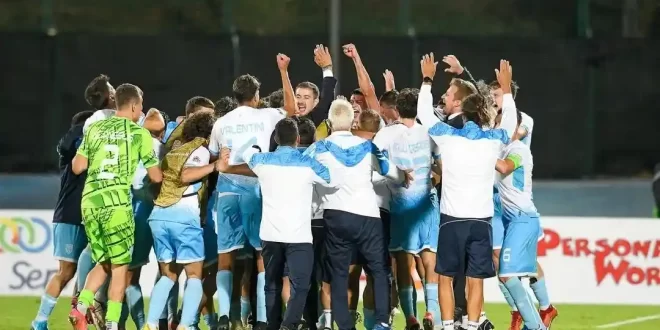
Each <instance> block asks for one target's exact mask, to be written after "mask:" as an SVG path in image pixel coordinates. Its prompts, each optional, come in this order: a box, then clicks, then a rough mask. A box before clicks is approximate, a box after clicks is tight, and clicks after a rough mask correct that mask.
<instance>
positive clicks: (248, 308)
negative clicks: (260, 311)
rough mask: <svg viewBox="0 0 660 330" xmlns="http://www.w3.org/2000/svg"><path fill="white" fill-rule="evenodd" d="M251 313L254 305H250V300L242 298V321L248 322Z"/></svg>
mask: <svg viewBox="0 0 660 330" xmlns="http://www.w3.org/2000/svg"><path fill="white" fill-rule="evenodd" d="M250 313H252V304H250V298H248V297H241V321H247V319H248V317H249V316H250Z"/></svg>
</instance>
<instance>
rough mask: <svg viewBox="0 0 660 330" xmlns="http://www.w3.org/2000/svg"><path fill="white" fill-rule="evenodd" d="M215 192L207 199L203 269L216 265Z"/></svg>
mask: <svg viewBox="0 0 660 330" xmlns="http://www.w3.org/2000/svg"><path fill="white" fill-rule="evenodd" d="M216 198H217V196H216V192H213V194H211V198H209V203H208V210H207V211H206V223H205V224H204V226H203V228H202V229H204V257H205V259H204V267H209V266H211V265H215V264H217V263H218V234H216V233H215V219H216V218H217V214H216V211H215V204H216V202H215V201H216Z"/></svg>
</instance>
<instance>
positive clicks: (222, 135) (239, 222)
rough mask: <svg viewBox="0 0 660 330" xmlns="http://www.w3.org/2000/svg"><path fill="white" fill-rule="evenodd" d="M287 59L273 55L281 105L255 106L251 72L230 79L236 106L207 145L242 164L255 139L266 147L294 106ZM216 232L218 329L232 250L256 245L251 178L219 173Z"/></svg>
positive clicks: (223, 325)
mask: <svg viewBox="0 0 660 330" xmlns="http://www.w3.org/2000/svg"><path fill="white" fill-rule="evenodd" d="M289 62H290V59H289V58H288V57H287V56H286V55H283V54H278V55H277V65H278V68H279V70H280V77H281V79H282V90H283V91H284V109H273V108H265V109H257V105H258V103H259V87H260V83H259V81H258V80H257V79H256V78H255V77H254V76H251V75H242V76H240V77H238V78H236V80H235V81H234V84H233V94H234V97H235V98H236V101H237V102H238V104H239V107H238V108H236V109H235V110H233V111H231V112H230V113H228V114H227V115H225V116H224V117H222V118H220V119H218V120H217V121H216V123H215V125H214V126H213V132H212V133H211V139H210V142H209V150H210V151H211V154H212V155H214V156H218V155H219V153H220V150H221V149H222V148H228V149H230V150H231V157H230V159H229V164H231V165H236V164H244V163H245V162H246V160H245V159H244V158H243V153H244V152H245V151H246V150H248V149H250V148H251V147H252V146H254V145H256V146H258V147H259V148H260V149H261V150H263V151H267V150H269V148H270V137H271V134H272V132H273V130H274V128H275V125H276V123H277V122H279V121H280V120H281V119H283V118H285V117H290V116H293V115H294V114H295V112H296V106H295V98H294V93H293V87H292V86H291V82H290V81H289V75H288V71H287V70H288V66H289ZM216 191H217V193H218V201H217V203H216V207H217V209H216V210H217V215H218V219H216V220H217V224H216V226H217V233H218V274H217V278H216V283H217V288H218V305H219V311H218V314H219V316H220V319H219V329H221V330H228V328H229V309H230V305H231V296H232V295H231V292H232V286H233V280H232V278H233V273H232V269H233V264H234V262H235V259H236V251H237V250H239V249H242V248H243V247H244V246H245V245H246V243H249V245H251V246H252V247H254V248H255V249H256V250H261V240H260V238H259V235H258V233H257V229H258V228H259V224H260V223H261V215H262V212H261V208H262V203H261V193H260V189H259V182H258V181H257V180H256V179H254V178H249V177H244V176H240V175H235V174H231V173H224V174H222V175H219V177H218V183H217V188H216ZM257 270H258V272H259V274H258V275H257V305H258V306H257V325H256V327H255V328H256V329H257V330H261V329H262V328H264V327H265V326H266V322H267V319H266V312H265V304H266V302H265V294H264V286H265V277H264V276H265V275H264V264H263V259H262V258H261V254H260V253H257Z"/></svg>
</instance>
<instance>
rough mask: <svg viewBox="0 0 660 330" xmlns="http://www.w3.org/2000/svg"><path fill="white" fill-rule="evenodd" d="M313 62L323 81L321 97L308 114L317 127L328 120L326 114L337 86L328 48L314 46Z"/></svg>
mask: <svg viewBox="0 0 660 330" xmlns="http://www.w3.org/2000/svg"><path fill="white" fill-rule="evenodd" d="M314 62H315V63H316V65H318V66H319V67H320V68H321V70H323V81H322V82H321V96H320V98H319V103H318V104H317V105H316V107H315V108H314V109H313V110H312V112H311V113H310V114H309V116H310V117H311V119H312V121H313V122H314V126H315V127H317V126H319V125H321V123H322V122H323V121H324V120H326V119H328V112H329V111H330V105H331V104H332V101H334V99H335V86H337V79H335V77H334V76H333V73H332V57H331V56H330V51H328V47H325V46H323V45H316V48H315V49H314Z"/></svg>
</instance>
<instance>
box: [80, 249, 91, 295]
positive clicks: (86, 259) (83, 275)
mask: <svg viewBox="0 0 660 330" xmlns="http://www.w3.org/2000/svg"><path fill="white" fill-rule="evenodd" d="M92 268H94V261H92V252H91V250H90V249H89V246H88V247H86V248H85V249H84V250H83V252H82V253H81V254H80V257H79V258H78V291H82V289H84V288H85V281H86V280H87V275H88V274H89V272H91V271H92Z"/></svg>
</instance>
